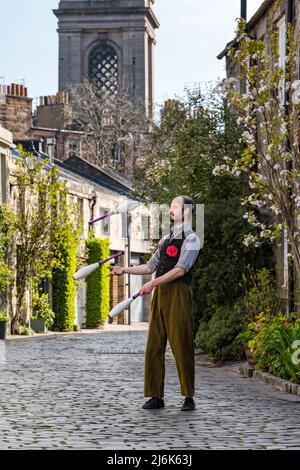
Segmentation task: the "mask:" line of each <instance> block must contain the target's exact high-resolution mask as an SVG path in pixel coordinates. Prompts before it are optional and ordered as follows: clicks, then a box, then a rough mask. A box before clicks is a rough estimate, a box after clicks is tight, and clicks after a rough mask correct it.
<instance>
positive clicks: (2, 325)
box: [0, 321, 7, 340]
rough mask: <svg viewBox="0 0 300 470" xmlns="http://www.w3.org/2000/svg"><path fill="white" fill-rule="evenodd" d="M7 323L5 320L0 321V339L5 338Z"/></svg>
mask: <svg viewBox="0 0 300 470" xmlns="http://www.w3.org/2000/svg"><path fill="white" fill-rule="evenodd" d="M6 331H7V323H6V321H0V340H1V339H2V340H3V339H5V338H6Z"/></svg>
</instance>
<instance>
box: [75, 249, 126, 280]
mask: <svg viewBox="0 0 300 470" xmlns="http://www.w3.org/2000/svg"><path fill="white" fill-rule="evenodd" d="M122 255H124V252H123V251H119V253H117V254H115V255H113V256H110V257H109V258H106V259H103V260H102V261H98V263H94V264H90V265H89V266H84V267H83V268H81V269H79V270H78V271H77V272H76V273H75V274H74V276H73V279H75V281H78V280H79V279H83V278H85V277H87V276H89V275H90V274H91V273H92V272H94V271H96V269H98V268H99V266H101V265H102V264H104V263H107V262H108V261H110V260H111V259H114V258H118V257H119V256H122Z"/></svg>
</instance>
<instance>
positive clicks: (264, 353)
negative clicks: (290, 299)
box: [249, 314, 300, 383]
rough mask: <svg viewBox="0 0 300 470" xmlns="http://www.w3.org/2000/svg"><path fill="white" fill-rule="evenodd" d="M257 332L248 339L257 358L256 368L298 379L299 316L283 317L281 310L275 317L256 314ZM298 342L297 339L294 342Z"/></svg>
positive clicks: (299, 365)
mask: <svg viewBox="0 0 300 470" xmlns="http://www.w3.org/2000/svg"><path fill="white" fill-rule="evenodd" d="M254 325H256V329H257V335H256V336H255V338H254V339H253V340H251V341H250V342H249V346H250V347H251V348H252V350H253V351H254V357H255V359H256V361H257V363H256V369H262V370H264V371H267V372H270V373H271V374H273V375H276V376H278V377H282V378H284V379H289V380H293V381H294V382H299V383H300V361H298V360H295V357H294V353H295V349H296V347H298V346H299V345H300V320H299V318H298V319H296V320H295V319H293V318H291V319H290V320H289V321H286V320H285V318H284V316H282V314H278V315H277V316H276V317H274V318H271V319H270V318H269V319H268V318H267V319H265V318H264V319H263V318H261V317H260V318H257V319H256V322H254ZM297 341H298V342H299V343H296V342H297Z"/></svg>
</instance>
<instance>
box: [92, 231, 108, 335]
mask: <svg viewBox="0 0 300 470" xmlns="http://www.w3.org/2000/svg"><path fill="white" fill-rule="evenodd" d="M86 248H87V252H88V260H87V263H88V264H93V263H96V262H97V261H100V260H101V259H105V258H108V257H109V256H110V250H109V239H108V238H106V239H100V238H94V237H91V238H89V239H88V240H87V243H86ZM108 274H109V268H108V263H105V264H103V265H102V266H101V267H100V268H99V269H97V270H96V271H94V272H93V273H92V274H91V275H90V276H88V277H87V279H86V326H87V327H88V328H98V327H99V326H101V325H103V324H104V322H105V321H106V319H107V317H108V314H109V307H110V302H109V300H110V292H109V286H110V281H109V279H110V278H109V277H107V275H108Z"/></svg>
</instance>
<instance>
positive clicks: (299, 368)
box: [236, 269, 300, 382]
mask: <svg viewBox="0 0 300 470" xmlns="http://www.w3.org/2000/svg"><path fill="white" fill-rule="evenodd" d="M244 281H245V285H246V295H245V297H244V298H243V301H242V303H243V308H244V309H246V310H247V313H248V316H247V317H246V318H247V319H248V324H247V325H245V324H244V326H243V331H242V332H241V333H240V334H239V335H238V336H237V338H236V339H237V341H239V342H240V343H241V344H244V345H248V346H249V348H250V349H251V351H252V353H253V357H254V359H255V361H256V366H255V367H256V368H257V369H263V370H265V371H268V372H270V373H271V374H274V375H277V376H279V377H282V378H285V379H292V380H293V381H295V382H300V365H299V364H300V361H297V360H296V359H295V357H294V355H295V354H294V353H295V351H294V349H295V348H297V347H298V346H299V345H300V320H299V317H298V315H297V314H294V315H291V317H290V318H289V320H286V318H285V316H284V314H283V310H284V305H283V303H282V301H281V300H280V298H279V296H278V292H277V289H276V283H275V278H274V275H273V274H272V272H271V271H269V270H267V269H261V270H260V271H258V272H257V273H255V272H253V271H252V270H250V278H249V280H246V279H244ZM250 320H251V321H250ZM296 341H298V344H297V343H295V342H296Z"/></svg>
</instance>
